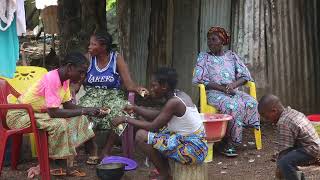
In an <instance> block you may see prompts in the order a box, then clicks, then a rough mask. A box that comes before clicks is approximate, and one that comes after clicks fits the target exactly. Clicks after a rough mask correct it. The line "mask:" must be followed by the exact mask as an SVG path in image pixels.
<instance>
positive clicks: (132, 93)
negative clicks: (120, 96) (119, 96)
mask: <svg viewBox="0 0 320 180" xmlns="http://www.w3.org/2000/svg"><path fill="white" fill-rule="evenodd" d="M135 95H136V94H135V92H133V91H129V94H128V101H129V102H130V103H131V105H134V98H135Z"/></svg>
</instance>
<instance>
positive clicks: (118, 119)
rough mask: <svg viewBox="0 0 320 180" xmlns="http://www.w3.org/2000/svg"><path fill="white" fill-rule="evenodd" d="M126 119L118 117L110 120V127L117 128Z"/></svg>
mask: <svg viewBox="0 0 320 180" xmlns="http://www.w3.org/2000/svg"><path fill="white" fill-rule="evenodd" d="M125 119H126V117H124V116H120V117H116V118H113V119H112V125H113V126H114V127H117V126H118V125H119V124H122V123H124V122H125Z"/></svg>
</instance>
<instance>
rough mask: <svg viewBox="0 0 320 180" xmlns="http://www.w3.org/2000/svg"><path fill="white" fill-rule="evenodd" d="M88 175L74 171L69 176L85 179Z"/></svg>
mask: <svg viewBox="0 0 320 180" xmlns="http://www.w3.org/2000/svg"><path fill="white" fill-rule="evenodd" d="M86 175H87V174H86V173H85V172H82V171H79V170H72V171H71V172H69V173H68V176H72V177H85V176H86Z"/></svg>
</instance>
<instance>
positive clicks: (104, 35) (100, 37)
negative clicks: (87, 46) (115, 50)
mask: <svg viewBox="0 0 320 180" xmlns="http://www.w3.org/2000/svg"><path fill="white" fill-rule="evenodd" d="M92 36H94V37H96V40H97V41H98V42H99V43H100V44H101V45H105V46H106V50H107V52H110V51H111V47H112V36H111V35H110V34H109V33H108V32H102V31H98V32H95V33H94V34H93V35H92Z"/></svg>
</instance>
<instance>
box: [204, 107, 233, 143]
mask: <svg viewBox="0 0 320 180" xmlns="http://www.w3.org/2000/svg"><path fill="white" fill-rule="evenodd" d="M202 116H203V124H204V128H205V130H206V139H207V140H208V141H209V142H217V141H221V139H222V138H223V137H224V135H225V134H226V130H227V125H228V121H229V120H231V119H232V116H230V115H227V114H212V113H205V114H202Z"/></svg>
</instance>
